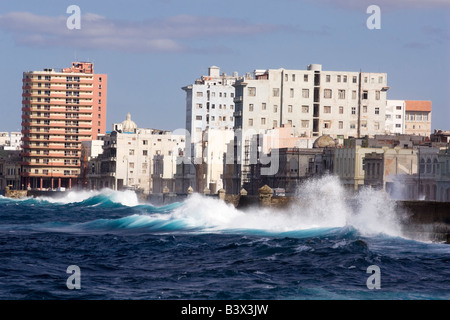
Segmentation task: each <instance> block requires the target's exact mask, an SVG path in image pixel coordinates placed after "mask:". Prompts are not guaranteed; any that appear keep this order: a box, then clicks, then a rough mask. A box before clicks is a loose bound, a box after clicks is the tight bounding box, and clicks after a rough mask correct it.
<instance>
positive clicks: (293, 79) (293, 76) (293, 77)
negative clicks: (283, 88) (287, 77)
mask: <svg viewBox="0 0 450 320" xmlns="http://www.w3.org/2000/svg"><path fill="white" fill-rule="evenodd" d="M292 81H293V82H295V74H293V75H292Z"/></svg>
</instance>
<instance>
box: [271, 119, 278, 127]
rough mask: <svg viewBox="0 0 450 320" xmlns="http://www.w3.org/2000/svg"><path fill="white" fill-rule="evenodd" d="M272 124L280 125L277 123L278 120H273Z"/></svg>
mask: <svg viewBox="0 0 450 320" xmlns="http://www.w3.org/2000/svg"><path fill="white" fill-rule="evenodd" d="M272 125H273V127H274V128H276V127H278V123H277V120H273V123H272Z"/></svg>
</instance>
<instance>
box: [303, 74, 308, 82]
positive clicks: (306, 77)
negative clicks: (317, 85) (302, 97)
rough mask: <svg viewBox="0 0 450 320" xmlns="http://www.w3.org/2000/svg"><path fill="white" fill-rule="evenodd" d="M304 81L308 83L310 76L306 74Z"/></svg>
mask: <svg viewBox="0 0 450 320" xmlns="http://www.w3.org/2000/svg"><path fill="white" fill-rule="evenodd" d="M303 81H304V82H308V75H307V74H305V75H304V76H303Z"/></svg>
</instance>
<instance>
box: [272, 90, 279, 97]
mask: <svg viewBox="0 0 450 320" xmlns="http://www.w3.org/2000/svg"><path fill="white" fill-rule="evenodd" d="M272 93H273V96H274V97H279V96H280V89H279V88H273V89H272Z"/></svg>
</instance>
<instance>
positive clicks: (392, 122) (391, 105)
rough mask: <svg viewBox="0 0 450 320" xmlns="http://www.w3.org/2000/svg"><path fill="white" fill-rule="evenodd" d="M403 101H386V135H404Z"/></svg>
mask: <svg viewBox="0 0 450 320" xmlns="http://www.w3.org/2000/svg"><path fill="white" fill-rule="evenodd" d="M405 109H406V108H405V100H387V101H386V124H385V129H386V134H404V133H405Z"/></svg>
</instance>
